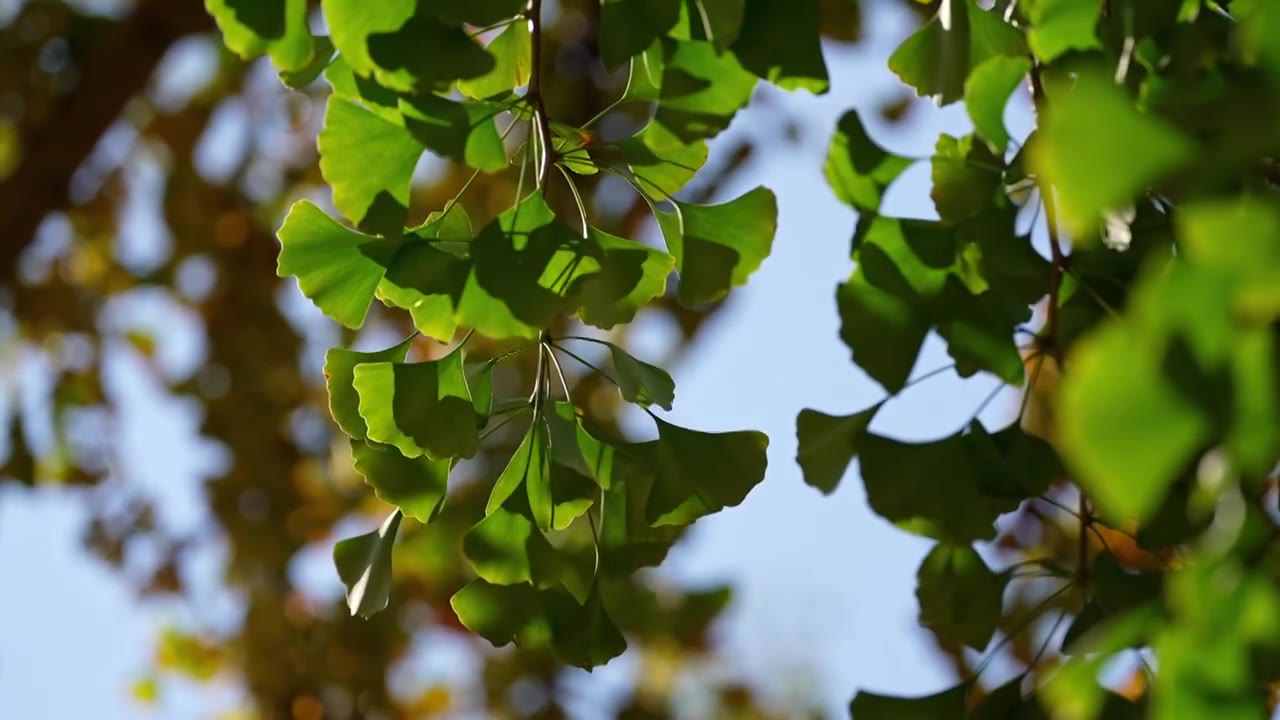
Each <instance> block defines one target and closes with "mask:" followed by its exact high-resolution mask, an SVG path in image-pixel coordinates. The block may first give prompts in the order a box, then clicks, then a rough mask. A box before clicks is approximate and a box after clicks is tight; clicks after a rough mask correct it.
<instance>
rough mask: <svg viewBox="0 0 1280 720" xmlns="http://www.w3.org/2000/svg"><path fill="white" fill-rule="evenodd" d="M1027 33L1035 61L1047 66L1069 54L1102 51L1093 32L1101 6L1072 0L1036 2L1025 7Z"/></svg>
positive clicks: (1039, 0)
mask: <svg viewBox="0 0 1280 720" xmlns="http://www.w3.org/2000/svg"><path fill="white" fill-rule="evenodd" d="M1027 9H1028V15H1029V17H1030V20H1031V30H1030V32H1028V33H1027V42H1028V44H1029V45H1030V46H1031V50H1032V51H1033V52H1034V53H1035V54H1036V57H1038V58H1040V59H1041V60H1043V61H1045V62H1050V61H1052V60H1054V59H1055V58H1057V57H1058V56H1059V55H1062V54H1063V53H1066V52H1068V51H1070V50H1092V49H1094V48H1100V47H1102V44H1101V43H1100V42H1099V41H1098V34H1097V32H1096V28H1097V25H1098V13H1099V12H1101V10H1102V5H1101V4H1097V3H1091V2H1077V1H1076V0H1036V1H1035V2H1032V3H1028V5H1027Z"/></svg>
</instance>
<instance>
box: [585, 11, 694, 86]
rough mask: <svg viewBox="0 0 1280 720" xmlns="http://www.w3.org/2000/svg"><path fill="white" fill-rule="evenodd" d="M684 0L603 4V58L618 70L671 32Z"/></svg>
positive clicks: (601, 32) (601, 52)
mask: <svg viewBox="0 0 1280 720" xmlns="http://www.w3.org/2000/svg"><path fill="white" fill-rule="evenodd" d="M679 17H680V0H606V1H605V2H603V3H601V5H600V60H601V62H603V63H604V66H605V68H606V69H608V70H614V69H616V68H618V67H619V66H621V65H622V63H624V62H626V61H627V60H628V59H631V58H632V57H634V56H636V55H639V54H640V53H642V52H644V51H645V50H646V49H648V48H649V47H650V46H651V45H653V43H654V41H656V40H658V39H659V38H661V37H663V36H664V35H666V34H667V31H668V30H670V29H671V27H672V26H673V25H675V23H676V20H677V19H679Z"/></svg>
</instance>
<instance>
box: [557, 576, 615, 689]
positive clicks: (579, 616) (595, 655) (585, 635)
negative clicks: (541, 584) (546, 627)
mask: <svg viewBox="0 0 1280 720" xmlns="http://www.w3.org/2000/svg"><path fill="white" fill-rule="evenodd" d="M548 599H549V601H550V602H548V611H549V615H550V625H551V638H552V643H553V644H554V646H555V649H556V654H557V655H558V657H559V658H560V659H561V660H563V661H565V662H566V663H568V664H570V665H574V666H576V667H580V668H583V669H588V670H589V669H591V668H593V667H598V666H600V665H604V664H605V663H607V662H609V661H610V660H612V659H614V658H615V657H617V656H619V655H621V654H622V653H623V652H624V651H625V650H626V649H627V641H626V639H625V638H623V637H622V633H621V632H619V630H618V626H617V625H615V624H614V622H613V618H611V617H610V616H609V613H608V612H607V611H606V610H605V607H604V603H603V602H602V601H601V598H600V590H599V588H598V587H593V588H592V590H591V593H590V594H589V595H588V596H587V598H586V602H584V603H581V604H579V603H578V601H577V600H575V599H574V598H573V597H572V596H569V595H566V594H564V593H554V594H550V595H549V597H548Z"/></svg>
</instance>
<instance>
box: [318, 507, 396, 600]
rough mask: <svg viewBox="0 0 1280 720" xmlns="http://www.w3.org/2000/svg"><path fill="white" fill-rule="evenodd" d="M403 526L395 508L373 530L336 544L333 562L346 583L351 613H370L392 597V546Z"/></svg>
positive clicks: (339, 575)
mask: <svg viewBox="0 0 1280 720" xmlns="http://www.w3.org/2000/svg"><path fill="white" fill-rule="evenodd" d="M399 529H400V511H399V510H396V511H395V512H393V513H391V514H390V515H388V516H387V519H386V520H384V521H382V525H380V526H379V527H378V529H377V530H374V531H373V532H371V533H367V534H365V535H359V536H356V537H353V538H348V539H346V540H341V541H339V542H338V544H336V545H334V546H333V564H334V565H335V566H337V568H338V577H339V578H341V579H342V584H343V585H346V586H347V607H348V608H349V609H350V610H351V614H352V615H359V616H361V617H365V618H367V617H369V616H371V615H373V614H375V613H377V612H380V611H381V610H382V609H383V608H385V607H386V606H387V601H388V600H389V599H390V597H391V549H392V547H394V546H395V542H396V532H397V531H399Z"/></svg>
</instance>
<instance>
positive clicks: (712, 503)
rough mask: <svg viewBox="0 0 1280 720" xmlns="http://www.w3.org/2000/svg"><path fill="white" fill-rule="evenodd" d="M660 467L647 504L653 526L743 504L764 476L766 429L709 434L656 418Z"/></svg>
mask: <svg viewBox="0 0 1280 720" xmlns="http://www.w3.org/2000/svg"><path fill="white" fill-rule="evenodd" d="M654 422H655V423H657V425H658V448H657V460H658V463H657V471H656V474H655V476H654V480H653V490H652V491H651V492H650V493H649V498H648V503H647V505H646V507H645V513H646V517H647V519H648V520H649V521H650V524H651V525H654V526H661V525H687V524H689V523H691V522H693V521H694V520H696V519H697V518H700V517H702V516H704V515H709V514H711V513H714V512H717V511H719V510H723V509H724V508H726V507H732V506H735V505H738V504H739V503H741V502H742V501H743V500H744V499H746V497H747V493H749V492H751V489H752V488H754V487H755V486H756V485H759V484H760V481H761V480H763V479H764V471H765V466H766V465H767V464H768V460H767V458H766V456H765V449H766V448H767V447H768V446H769V438H768V437H766V436H765V434H764V433H761V432H756V431H751V430H741V431H736V432H723V433H710V432H700V431H698V430H689V429H687V428H682V427H680V426H678V425H672V424H671V423H669V422H666V421H665V420H661V419H659V418H654Z"/></svg>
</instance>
